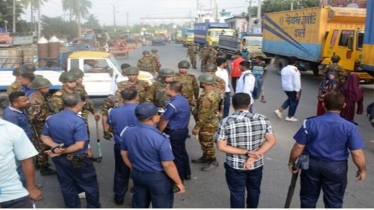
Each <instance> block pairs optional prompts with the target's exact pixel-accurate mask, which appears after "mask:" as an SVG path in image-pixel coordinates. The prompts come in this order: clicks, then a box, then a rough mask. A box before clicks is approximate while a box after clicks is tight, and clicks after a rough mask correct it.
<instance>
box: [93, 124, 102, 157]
mask: <svg viewBox="0 0 374 210" xmlns="http://www.w3.org/2000/svg"><path fill="white" fill-rule="evenodd" d="M95 121H96V120H95ZM96 138H97V139H96V142H97V149H98V150H99V157H91V158H90V159H91V160H92V161H96V162H99V163H100V162H101V160H102V159H103V154H102V152H101V142H100V135H99V122H98V121H96Z"/></svg>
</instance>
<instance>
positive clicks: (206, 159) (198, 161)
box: [191, 155, 208, 163]
mask: <svg viewBox="0 0 374 210" xmlns="http://www.w3.org/2000/svg"><path fill="white" fill-rule="evenodd" d="M191 163H208V158H207V157H206V156H204V155H203V156H201V157H200V158H199V159H192V160H191Z"/></svg>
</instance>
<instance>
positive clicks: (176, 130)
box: [165, 128, 187, 131]
mask: <svg viewBox="0 0 374 210" xmlns="http://www.w3.org/2000/svg"><path fill="white" fill-rule="evenodd" d="M184 129H187V128H181V129H170V128H165V130H168V131H183V130H184Z"/></svg>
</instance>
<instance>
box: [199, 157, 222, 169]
mask: <svg viewBox="0 0 374 210" xmlns="http://www.w3.org/2000/svg"><path fill="white" fill-rule="evenodd" d="M218 166H219V163H218V161H217V159H216V158H211V159H208V164H207V165H206V166H203V167H202V168H201V169H200V170H201V171H210V170H212V169H215V168H217V167H218Z"/></svg>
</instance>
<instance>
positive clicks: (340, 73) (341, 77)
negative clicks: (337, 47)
mask: <svg viewBox="0 0 374 210" xmlns="http://www.w3.org/2000/svg"><path fill="white" fill-rule="evenodd" d="M339 61H340V57H339V56H338V55H335V54H334V55H333V56H332V57H331V62H332V64H331V65H330V66H326V67H325V68H324V69H323V74H324V75H325V77H327V73H328V72H329V71H334V72H335V75H336V78H337V80H338V88H337V91H339V92H341V91H342V88H343V86H344V83H345V80H346V74H345V72H344V69H343V68H342V67H341V66H339V64H338V63H339Z"/></svg>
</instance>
